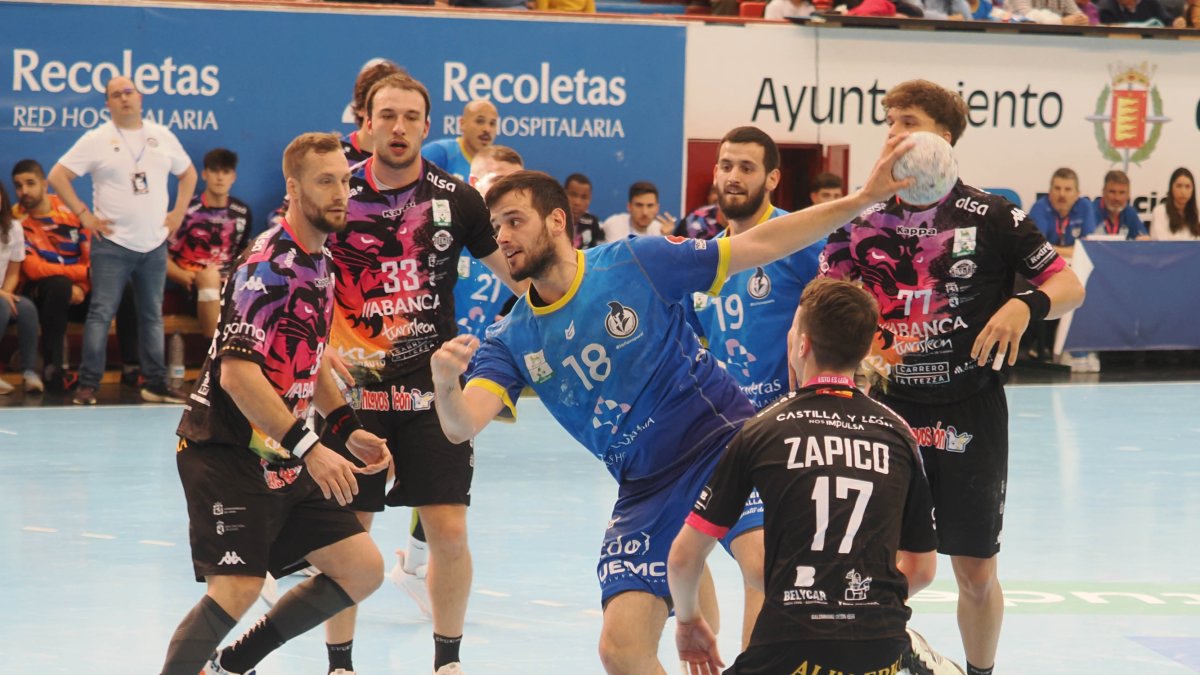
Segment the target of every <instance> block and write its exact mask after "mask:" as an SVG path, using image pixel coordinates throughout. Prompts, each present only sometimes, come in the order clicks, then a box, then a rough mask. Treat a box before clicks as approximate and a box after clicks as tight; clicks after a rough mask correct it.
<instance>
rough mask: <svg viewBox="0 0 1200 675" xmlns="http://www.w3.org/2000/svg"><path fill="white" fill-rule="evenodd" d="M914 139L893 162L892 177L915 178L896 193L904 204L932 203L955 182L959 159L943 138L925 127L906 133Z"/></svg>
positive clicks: (948, 190)
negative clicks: (908, 185) (908, 147)
mask: <svg viewBox="0 0 1200 675" xmlns="http://www.w3.org/2000/svg"><path fill="white" fill-rule="evenodd" d="M909 139H910V140H912V141H914V142H915V145H913V147H912V149H911V150H909V151H908V152H906V153H905V154H904V156H903V157H901V158H900V159H898V160H896V163H895V164H894V165H892V177H893V178H895V179H896V180H903V179H905V178H908V177H909V176H912V177H913V178H915V179H916V182H914V183H913V185H912V186H911V187H908V188H905V189H903V190H900V191H899V192H897V193H896V195H897V196H899V197H900V199H902V200H904V202H905V203H906V204H913V205H916V206H924V205H926V204H933V203H934V202H937V201H939V200H941V199H942V197H945V196H946V195H948V194H950V190H951V189H953V188H954V184H955V183H957V182H958V160H956V159H954V150H953V149H952V148H951V147H950V144H949V143H947V142H946V139H944V138H942V137H941V136H938V135H937V134H934V133H930V132H928V131H918V132H915V133H913V134H910V135H909Z"/></svg>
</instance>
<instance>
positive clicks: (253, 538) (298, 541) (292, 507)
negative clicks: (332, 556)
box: [175, 440, 364, 581]
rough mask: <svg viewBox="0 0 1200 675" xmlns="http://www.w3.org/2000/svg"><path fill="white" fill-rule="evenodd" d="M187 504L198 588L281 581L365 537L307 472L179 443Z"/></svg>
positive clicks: (237, 452) (239, 452) (240, 451)
mask: <svg viewBox="0 0 1200 675" xmlns="http://www.w3.org/2000/svg"><path fill="white" fill-rule="evenodd" d="M175 464H176V467H177V468H178V469H179V480H180V481H181V482H182V483H183V494H184V496H185V497H186V498H187V508H188V531H189V539H190V540H191V545H192V567H193V568H194V569H195V571H196V581H203V580H204V577H207V576H222V575H244V576H251V577H262V576H265V575H266V573H267V572H270V573H271V575H272V576H275V577H283V576H287V575H288V574H291V573H292V572H295V571H296V570H299V569H302V568H304V567H307V566H308V563H307V562H306V561H305V560H304V558H305V556H307V555H308V554H309V553H311V552H313V551H315V550H317V549H320V548H324V547H325V546H329V545H330V544H336V543H337V542H339V541H341V540H343V539H347V538H349V537H352V536H354V535H356V534H359V533H361V532H364V530H363V527H362V525H361V524H360V523H359V522H358V518H357V517H356V516H355V515H354V514H353V513H352V512H351V511H350V510H349V509H347V508H345V507H343V506H338V503H337V502H336V501H334V500H333V499H325V497H324V496H323V495H322V494H321V488H319V487H317V484H316V483H314V482H313V479H312V477H311V476H310V475H309V474H308V472H307V471H305V470H304V468H305V467H304V465H303V464H298V465H294V466H290V467H288V466H286V465H271V464H267V463H266V462H265V461H264V460H262V459H261V458H259V457H258V456H257V455H255V454H254V453H253V452H251V451H250V450H249V449H248V448H239V447H236V446H230V445H218V444H206V443H193V442H191V441H184V440H180V442H179V450H178V452H176V453H175Z"/></svg>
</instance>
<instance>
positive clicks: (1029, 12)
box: [1005, 0, 1088, 26]
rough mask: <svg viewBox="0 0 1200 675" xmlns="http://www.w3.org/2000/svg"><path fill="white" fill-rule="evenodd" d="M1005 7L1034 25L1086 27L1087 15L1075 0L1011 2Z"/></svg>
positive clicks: (1022, 0)
mask: <svg viewBox="0 0 1200 675" xmlns="http://www.w3.org/2000/svg"><path fill="white" fill-rule="evenodd" d="M1005 6H1006V7H1007V8H1008V9H1009V10H1010V11H1011V12H1012V13H1013V16H1014V17H1017V18H1019V19H1021V20H1023V21H1032V22H1034V23H1062V24H1064V25H1068V26H1086V25H1087V23H1088V18H1087V14H1084V13H1083V10H1081V9H1079V5H1077V4H1075V0H1010V2H1006V3H1005Z"/></svg>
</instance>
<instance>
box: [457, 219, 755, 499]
mask: <svg viewBox="0 0 1200 675" xmlns="http://www.w3.org/2000/svg"><path fill="white" fill-rule="evenodd" d="M576 255H577V260H578V265H579V267H578V271H577V273H576V276H575V279H574V281H573V282H572V284H571V287H570V289H569V290H568V291H567V293H566V295H564V296H563V297H562V298H561V299H559V300H558V301H557V302H554V303H553V304H549V305H538V304H535V303H534V302H533V301H531V299H530V298H531V295H532V294H534V292H535V291H534V290H533V289H532V288H531V289H530V292H529V293H528V294H526V296H525V298H523V299H522V300H521V301H519V302H517V304H516V306H515V307H514V308H513V311H512V312H511V313H510V314H509V315H508V316H507V317H505V318H504V319H503V320H502V321H500V322H499V323H497V324H495V325H493V326H492V327H491V328H489V329H488V331H487V337H486V338H485V339H484V341H483V344H482V345H481V347H480V349H479V351H478V352H477V354H476V356H475V359H474V361H473V362H472V366H471V369H470V372H469V375H468V379H469V381H468V383H467V387H482V388H484V389H486V390H488V391H491V392H493V393H495V394H496V395H497V396H499V397H500V398H501V399H502V400H503V401H504V403H505V405H506V406H507V408H508V411H509V412H510V413H511V414H513V415H515V414H516V410H515V407H514V403H515V401H516V400H517V397H518V396H519V395H520V392H521V390H522V389H523V388H524V387H525V386H526V385H529V386H531V387H533V389H534V391H536V392H537V394H538V396H539V397H540V398H541V400H542V402H543V403H544V404H545V405H546V407H547V408H548V409H549V410H550V412H551V414H553V415H554V417H555V419H557V420H558V422H559V423H560V424H561V425H562V426H563V427H564V428H565V429H566V430H567V431H568V432H569V433H570V434H571V435H572V436H574V437H575V439H576V440H578V441H579V442H580V443H581V444H583V446H584V447H585V448H587V449H588V450H589V451H590V452H591V453H592V454H593V455H595V456H596V457H597V458H598V459H600V460H601V461H602V462H604V464H605V465H606V467H607V468H608V470H609V473H611V474H612V475H613V477H614V478H616V479H617V480H618V481H619V482H622V483H625V482H627V481H631V480H641V479H649V480H650V481H651V482H653V481H655V480H656V478H659V477H661V478H662V479H663V480H664V481H667V480H672V479H673V478H674V476H675V474H676V473H677V472H678V470H679V468H680V467H681V466H684V465H687V464H691V463H692V462H693V461H696V460H697V459H699V458H707V457H708V456H709V455H712V456H713V457H715V455H716V454H717V453H718V452H719V451H720V448H721V447H723V446H724V444H725V443H726V442H727V441H728V439H729V438H730V437H731V436H732V435H733V433H735V432H736V430H737V429H738V428H739V427H740V426H741V423H742V422H743V421H744V420H745V419H747V418H748V417H750V416H751V415H752V414H753V408H752V407H751V405H750V402H749V401H748V400H747V399H746V397H745V396H744V395H743V394H742V393H741V391H740V390H739V389H738V387H737V384H736V383H735V382H734V381H733V379H732V378H731V377H730V376H729V375H728V374H727V373H726V372H725V371H724V369H722V368H721V367H720V366H719V365H718V364H717V363H716V361H715V360H714V359H713V358H712V356H711V355H710V354H709V353H708V352H707V351H706V350H703V349H701V347H700V343H699V341H698V340H697V338H696V335H695V333H693V332H692V329H691V328H690V327H689V326H688V324H687V322H686V320H685V319H684V309H683V304H682V303H683V301H685V300H687V301H690V299H691V293H692V292H693V291H697V290H708V291H711V292H717V291H719V290H720V288H721V285H722V283H723V282H724V280H725V276H726V269H727V268H728V264H729V242H728V240H725V241H720V242H716V241H705V240H700V239H695V240H693V239H683V238H680V237H669V238H663V237H641V238H630V239H625V240H622V241H619V242H614V243H611V244H605V245H602V246H598V247H596V248H592V249H589V250H587V251H577V252H576Z"/></svg>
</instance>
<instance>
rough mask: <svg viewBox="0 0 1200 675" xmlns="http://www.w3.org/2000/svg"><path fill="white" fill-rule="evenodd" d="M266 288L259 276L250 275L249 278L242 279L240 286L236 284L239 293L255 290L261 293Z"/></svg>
mask: <svg viewBox="0 0 1200 675" xmlns="http://www.w3.org/2000/svg"><path fill="white" fill-rule="evenodd" d="M266 290H267V285H266V284H264V283H263V280H262V279H260V278H259V277H250V278H249V279H247V280H245V281H243V282H242V284H241V285H240V286H238V292H239V293H241V292H242V291H256V292H258V293H263V292H266Z"/></svg>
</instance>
